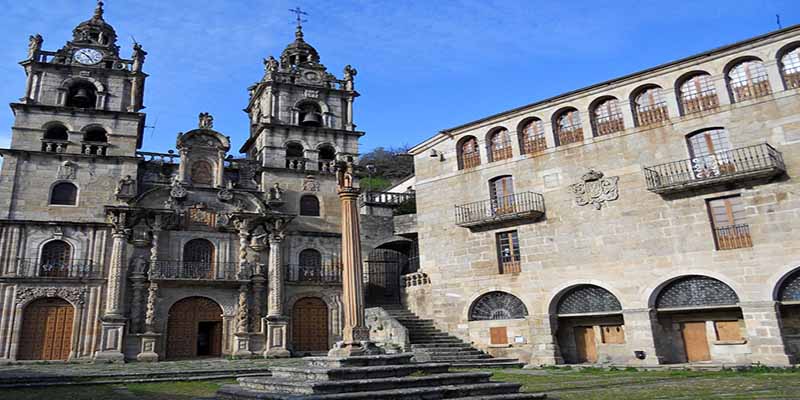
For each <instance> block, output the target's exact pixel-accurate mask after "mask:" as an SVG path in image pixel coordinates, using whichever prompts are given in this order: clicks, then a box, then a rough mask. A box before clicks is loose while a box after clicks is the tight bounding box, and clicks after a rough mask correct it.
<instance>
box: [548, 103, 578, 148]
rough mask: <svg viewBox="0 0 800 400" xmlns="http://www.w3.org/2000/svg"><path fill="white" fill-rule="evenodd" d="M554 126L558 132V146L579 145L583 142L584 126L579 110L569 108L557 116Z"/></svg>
mask: <svg viewBox="0 0 800 400" xmlns="http://www.w3.org/2000/svg"><path fill="white" fill-rule="evenodd" d="M553 126H554V127H555V131H556V146H563V145H566V144H570V143H578V142H580V141H582V140H583V126H582V125H581V116H580V113H579V112H578V110H576V109H574V108H569V109H566V110H564V111H561V112H559V113H558V114H556V117H555V118H554V123H553Z"/></svg>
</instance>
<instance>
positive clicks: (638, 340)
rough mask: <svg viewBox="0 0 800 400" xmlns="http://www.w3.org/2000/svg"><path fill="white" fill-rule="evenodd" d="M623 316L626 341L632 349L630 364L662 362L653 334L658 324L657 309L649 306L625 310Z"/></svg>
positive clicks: (655, 363) (656, 363)
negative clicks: (639, 355) (657, 352)
mask: <svg viewBox="0 0 800 400" xmlns="http://www.w3.org/2000/svg"><path fill="white" fill-rule="evenodd" d="M622 317H623V319H624V325H625V343H627V346H628V348H629V349H630V350H631V354H630V359H629V360H628V364H636V365H658V364H661V361H662V360H661V357H660V356H658V355H657V354H656V342H655V335H654V334H653V329H654V327H655V326H656V325H657V324H658V321H657V320H656V312H655V310H652V309H649V308H637V309H630V310H623V311H622ZM636 352H642V353H636ZM637 354H641V356H643V357H644V358H639V357H637Z"/></svg>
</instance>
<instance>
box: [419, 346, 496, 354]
mask: <svg viewBox="0 0 800 400" xmlns="http://www.w3.org/2000/svg"><path fill="white" fill-rule="evenodd" d="M415 350H416V351H420V352H425V353H428V354H454V353H458V354H483V352H482V351H480V350H478V349H475V348H472V347H434V348H432V349H420V348H416V349H415Z"/></svg>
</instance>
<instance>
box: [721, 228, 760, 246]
mask: <svg viewBox="0 0 800 400" xmlns="http://www.w3.org/2000/svg"><path fill="white" fill-rule="evenodd" d="M714 237H715V238H716V239H717V249H719V250H733V249H741V248H745V247H753V239H752V238H751V237H750V226H749V225H747V224H739V225H731V226H724V227H721V228H714Z"/></svg>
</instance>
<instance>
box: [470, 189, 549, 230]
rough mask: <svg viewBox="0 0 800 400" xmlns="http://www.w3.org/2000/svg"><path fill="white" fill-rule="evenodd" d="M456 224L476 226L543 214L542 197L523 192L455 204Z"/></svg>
mask: <svg viewBox="0 0 800 400" xmlns="http://www.w3.org/2000/svg"><path fill="white" fill-rule="evenodd" d="M455 211H456V225H459V226H465V227H469V226H477V225H483V224H493V223H497V222H504V221H508V220H514V219H522V218H537V217H540V216H542V215H544V197H543V196H542V195H541V194H539V193H534V192H523V193H516V194H512V195H508V196H502V197H496V198H493V199H489V200H483V201H476V202H474V203H467V204H462V205H457V206H456V210H455Z"/></svg>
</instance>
